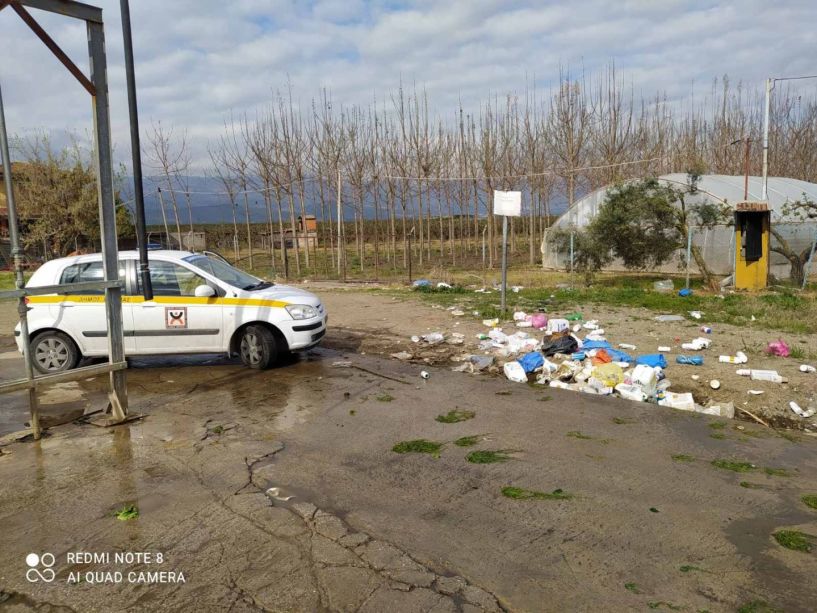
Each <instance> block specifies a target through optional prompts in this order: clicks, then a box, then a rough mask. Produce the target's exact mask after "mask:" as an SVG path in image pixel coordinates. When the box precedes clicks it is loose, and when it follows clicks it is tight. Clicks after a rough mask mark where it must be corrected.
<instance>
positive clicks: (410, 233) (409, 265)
mask: <svg viewBox="0 0 817 613" xmlns="http://www.w3.org/2000/svg"><path fill="white" fill-rule="evenodd" d="M412 236H414V226H412V227H411V232H409V233H408V237H407V238H408V275H409V284H411V282H412V278H411V237H412Z"/></svg>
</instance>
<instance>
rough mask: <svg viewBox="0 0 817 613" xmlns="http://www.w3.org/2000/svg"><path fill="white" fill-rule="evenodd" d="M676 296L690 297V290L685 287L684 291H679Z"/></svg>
mask: <svg viewBox="0 0 817 613" xmlns="http://www.w3.org/2000/svg"><path fill="white" fill-rule="evenodd" d="M678 295H679V296H680V297H681V298H686V297H687V296H691V295H692V290H691V289H689V288H687V287H685V288H684V289H682V290H681V291H679V292H678Z"/></svg>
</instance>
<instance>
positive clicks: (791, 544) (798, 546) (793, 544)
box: [772, 530, 811, 553]
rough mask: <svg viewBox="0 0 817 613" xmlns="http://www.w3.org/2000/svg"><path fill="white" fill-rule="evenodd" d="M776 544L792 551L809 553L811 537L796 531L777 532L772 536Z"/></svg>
mask: <svg viewBox="0 0 817 613" xmlns="http://www.w3.org/2000/svg"><path fill="white" fill-rule="evenodd" d="M772 536H773V537H774V540H776V541H777V544H778V545H780V546H781V547H785V548H786V549H791V550H792V551H800V552H802V553H809V552H810V551H811V535H809V534H806V533H805V532H799V531H798V530H778V531H777V532H775V533H774V534H772Z"/></svg>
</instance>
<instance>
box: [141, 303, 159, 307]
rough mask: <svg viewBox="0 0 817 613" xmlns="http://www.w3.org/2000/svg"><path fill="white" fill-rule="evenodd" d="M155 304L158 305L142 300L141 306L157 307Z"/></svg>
mask: <svg viewBox="0 0 817 613" xmlns="http://www.w3.org/2000/svg"><path fill="white" fill-rule="evenodd" d="M157 306H159V305H158V304H156V303H155V302H143V303H142V307H143V308H145V309H152V308H154V307H157Z"/></svg>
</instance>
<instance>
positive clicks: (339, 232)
mask: <svg viewBox="0 0 817 613" xmlns="http://www.w3.org/2000/svg"><path fill="white" fill-rule="evenodd" d="M340 181H341V178H340V166H338V202H337V207H338V274H340V266H341V240H340V238H341V234H342V231H341V225H342V224H343V221H342V220H341V213H340V206H341V205H340V185H341V184H340Z"/></svg>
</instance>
